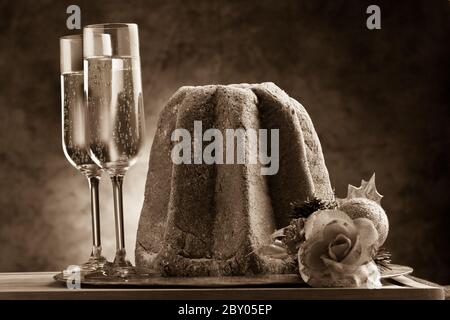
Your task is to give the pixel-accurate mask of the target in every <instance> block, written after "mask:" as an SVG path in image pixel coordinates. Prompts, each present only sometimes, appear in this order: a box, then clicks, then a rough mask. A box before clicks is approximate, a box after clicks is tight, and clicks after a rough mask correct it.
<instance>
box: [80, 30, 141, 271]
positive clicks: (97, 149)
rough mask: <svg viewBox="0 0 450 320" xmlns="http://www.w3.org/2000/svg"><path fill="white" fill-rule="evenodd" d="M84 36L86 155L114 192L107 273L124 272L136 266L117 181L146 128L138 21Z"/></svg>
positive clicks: (138, 147)
mask: <svg viewBox="0 0 450 320" xmlns="http://www.w3.org/2000/svg"><path fill="white" fill-rule="evenodd" d="M83 38H84V48H83V53H84V72H85V82H84V90H85V95H86V98H87V105H88V119H89V120H88V121H89V127H90V128H91V130H90V155H91V157H92V159H93V160H94V161H95V162H96V163H97V164H99V165H100V166H101V167H102V168H103V169H104V170H105V171H106V172H107V173H108V174H109V176H110V177H111V181H112V184H113V193H114V194H113V195H114V211H115V228H116V256H115V259H114V263H113V267H112V268H111V270H110V272H109V275H110V276H113V277H121V278H127V277H130V276H133V275H136V274H137V272H136V269H135V268H134V267H133V266H132V265H131V263H130V262H129V261H128V259H127V257H126V250H125V234H124V220H123V219H124V217H123V197H122V183H123V179H124V176H125V173H126V172H127V170H128V169H129V168H130V167H131V166H132V165H134V164H135V163H136V161H137V158H138V154H139V151H140V150H141V148H142V146H143V141H144V133H145V129H144V123H145V118H144V106H143V98H142V84H141V67H140V58H139V40H138V27H137V25H136V24H124V23H113V24H97V25H89V26H87V27H85V28H84V30H83Z"/></svg>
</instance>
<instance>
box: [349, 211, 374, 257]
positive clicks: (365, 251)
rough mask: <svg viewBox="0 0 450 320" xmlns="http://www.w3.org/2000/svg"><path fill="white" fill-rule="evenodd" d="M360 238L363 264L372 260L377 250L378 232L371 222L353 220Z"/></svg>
mask: <svg viewBox="0 0 450 320" xmlns="http://www.w3.org/2000/svg"><path fill="white" fill-rule="evenodd" d="M353 221H354V223H355V226H356V228H357V229H358V233H359V235H360V238H361V246H362V255H363V260H364V261H363V262H364V263H365V262H367V261H370V260H372V259H373V257H374V256H375V254H376V251H377V249H378V246H377V243H378V231H377V229H375V226H374V225H373V223H372V221H370V220H369V219H366V218H358V219H355V220H353Z"/></svg>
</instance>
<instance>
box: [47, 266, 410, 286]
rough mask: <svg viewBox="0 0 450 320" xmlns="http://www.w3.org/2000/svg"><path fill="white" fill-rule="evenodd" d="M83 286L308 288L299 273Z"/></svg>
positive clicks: (395, 270) (394, 270)
mask: <svg viewBox="0 0 450 320" xmlns="http://www.w3.org/2000/svg"><path fill="white" fill-rule="evenodd" d="M389 267H390V269H386V270H383V271H381V278H382V279H388V278H393V277H398V276H402V275H407V274H410V273H412V272H413V269H412V268H411V267H407V266H401V265H397V264H391V265H389ZM53 279H54V280H56V281H57V282H60V283H66V282H67V278H65V277H64V276H63V274H62V273H58V274H56V275H55V276H54V277H53ZM80 282H81V284H82V285H84V286H95V287H203V288H205V287H209V288H214V287H216V288H220V287H248V286H262V287H264V286H299V285H301V286H305V283H304V282H303V280H302V279H301V278H300V276H299V275H298V274H279V275H258V276H228V277H162V276H149V277H148V278H136V279H133V278H130V279H121V278H113V279H108V278H101V277H99V278H95V279H89V278H88V279H86V278H84V277H81V279H80Z"/></svg>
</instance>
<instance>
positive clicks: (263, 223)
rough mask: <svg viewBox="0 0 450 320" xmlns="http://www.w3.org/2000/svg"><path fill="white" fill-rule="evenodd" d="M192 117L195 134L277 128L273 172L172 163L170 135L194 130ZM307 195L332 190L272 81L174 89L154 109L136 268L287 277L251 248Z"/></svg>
mask: <svg viewBox="0 0 450 320" xmlns="http://www.w3.org/2000/svg"><path fill="white" fill-rule="evenodd" d="M194 121H201V122H202V129H203V130H207V129H209V128H216V129H219V130H221V131H225V130H226V129H238V128H243V129H248V128H252V129H255V130H258V129H261V128H264V129H268V130H270V129H279V168H278V171H277V173H276V174H274V175H262V174H261V166H262V165H261V164H260V163H256V164H249V163H244V164H206V163H202V164H194V163H192V164H184V163H182V164H175V163H173V161H172V157H171V152H172V148H173V147H174V145H175V144H176V142H174V141H172V139H171V137H172V133H173V132H174V130H175V129H177V128H182V129H186V130H188V131H189V132H190V134H191V135H192V136H194V132H193V131H194ZM224 135H225V133H224ZM253 147H255V146H253ZM251 150H255V149H252V148H246V150H245V153H246V155H249V153H250V152H253V151H251ZM313 196H317V197H319V198H322V199H332V198H333V191H332V188H331V184H330V179H329V175H328V171H327V168H326V166H325V162H324V157H323V154H322V148H321V145H320V142H319V139H318V137H317V134H316V131H315V129H314V126H313V124H312V122H311V119H310V118H309V116H308V113H307V112H306V110H305V109H304V107H303V106H302V105H301V104H300V103H299V102H297V101H296V100H294V99H292V98H290V97H289V96H288V95H287V94H286V93H285V92H284V91H283V90H281V89H280V88H278V87H277V86H276V85H275V84H273V83H262V84H236V85H227V86H223V85H210V86H199V87H182V88H180V89H179V90H178V91H177V92H176V93H175V94H174V95H173V96H172V97H171V99H170V100H169V101H168V103H167V105H166V106H165V108H164V109H163V111H162V112H161V114H160V118H159V122H158V127H157V131H156V134H155V137H154V140H153V144H152V148H151V153H150V162H149V169H148V173H147V181H146V187H145V200H144V204H143V208H142V212H141V217H140V221H139V227H138V232H137V240H136V252H135V253H136V265H137V266H142V267H150V268H153V269H155V270H157V271H159V272H161V274H163V275H166V276H220V275H227V276H231V275H249V274H280V273H297V264H296V263H295V262H294V261H293V260H292V259H291V258H286V259H284V260H283V259H273V258H268V257H266V256H264V255H262V254H259V253H258V248H260V247H261V246H262V245H264V244H268V243H269V242H270V240H271V239H270V235H271V234H272V232H274V231H275V230H276V229H279V228H282V227H284V226H286V225H287V224H288V223H289V221H290V213H291V204H292V203H301V202H302V201H305V200H307V199H308V198H312V197H313Z"/></svg>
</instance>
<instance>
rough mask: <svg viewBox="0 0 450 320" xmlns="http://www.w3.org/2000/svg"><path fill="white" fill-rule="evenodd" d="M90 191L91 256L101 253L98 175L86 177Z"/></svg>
mask: <svg viewBox="0 0 450 320" xmlns="http://www.w3.org/2000/svg"><path fill="white" fill-rule="evenodd" d="M88 181H89V188H90V191H91V218H92V256H93V257H98V256H100V255H101V250H102V249H101V248H102V242H101V237H100V205H99V184H100V177H97V176H91V177H88Z"/></svg>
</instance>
